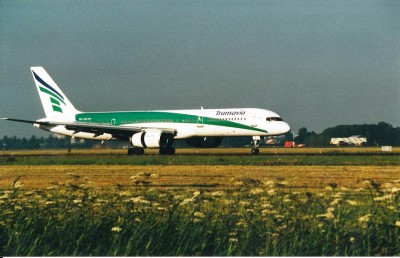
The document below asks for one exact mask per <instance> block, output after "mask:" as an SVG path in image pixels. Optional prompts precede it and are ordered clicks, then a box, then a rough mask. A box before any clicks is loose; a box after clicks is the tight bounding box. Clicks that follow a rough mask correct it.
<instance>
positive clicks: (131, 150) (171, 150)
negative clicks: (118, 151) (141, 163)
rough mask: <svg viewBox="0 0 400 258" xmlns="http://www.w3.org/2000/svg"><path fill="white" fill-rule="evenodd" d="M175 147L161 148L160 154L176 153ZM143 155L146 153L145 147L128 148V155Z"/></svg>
mask: <svg viewBox="0 0 400 258" xmlns="http://www.w3.org/2000/svg"><path fill="white" fill-rule="evenodd" d="M174 154H175V148H171V147H167V148H160V155H174ZM133 155H135V156H142V155H144V148H138V147H134V148H129V149H128V156H133Z"/></svg>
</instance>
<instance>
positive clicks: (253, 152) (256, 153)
mask: <svg viewBox="0 0 400 258" xmlns="http://www.w3.org/2000/svg"><path fill="white" fill-rule="evenodd" d="M259 153H260V149H257V148H252V149H251V154H253V155H258V154H259Z"/></svg>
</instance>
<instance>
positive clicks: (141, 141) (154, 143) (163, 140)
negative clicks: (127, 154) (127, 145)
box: [131, 130, 174, 148]
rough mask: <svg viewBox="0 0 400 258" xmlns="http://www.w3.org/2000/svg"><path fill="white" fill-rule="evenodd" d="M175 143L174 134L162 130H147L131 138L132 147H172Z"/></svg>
mask: <svg viewBox="0 0 400 258" xmlns="http://www.w3.org/2000/svg"><path fill="white" fill-rule="evenodd" d="M173 141H174V135H173V134H170V133H166V132H163V131H160V130H147V131H144V132H141V133H135V134H134V135H133V136H132V138H131V142H132V145H133V146H135V147H141V148H165V147H170V146H171V145H172V143H173Z"/></svg>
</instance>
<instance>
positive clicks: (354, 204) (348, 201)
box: [346, 200, 358, 206]
mask: <svg viewBox="0 0 400 258" xmlns="http://www.w3.org/2000/svg"><path fill="white" fill-rule="evenodd" d="M346 202H347V203H348V204H350V205H351V206H358V202H356V201H352V200H347V201H346Z"/></svg>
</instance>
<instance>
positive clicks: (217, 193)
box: [211, 191, 225, 197]
mask: <svg viewBox="0 0 400 258" xmlns="http://www.w3.org/2000/svg"><path fill="white" fill-rule="evenodd" d="M224 194H225V193H224V192H223V191H215V192H212V193H211V196H213V197H221V196H223V195H224Z"/></svg>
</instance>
